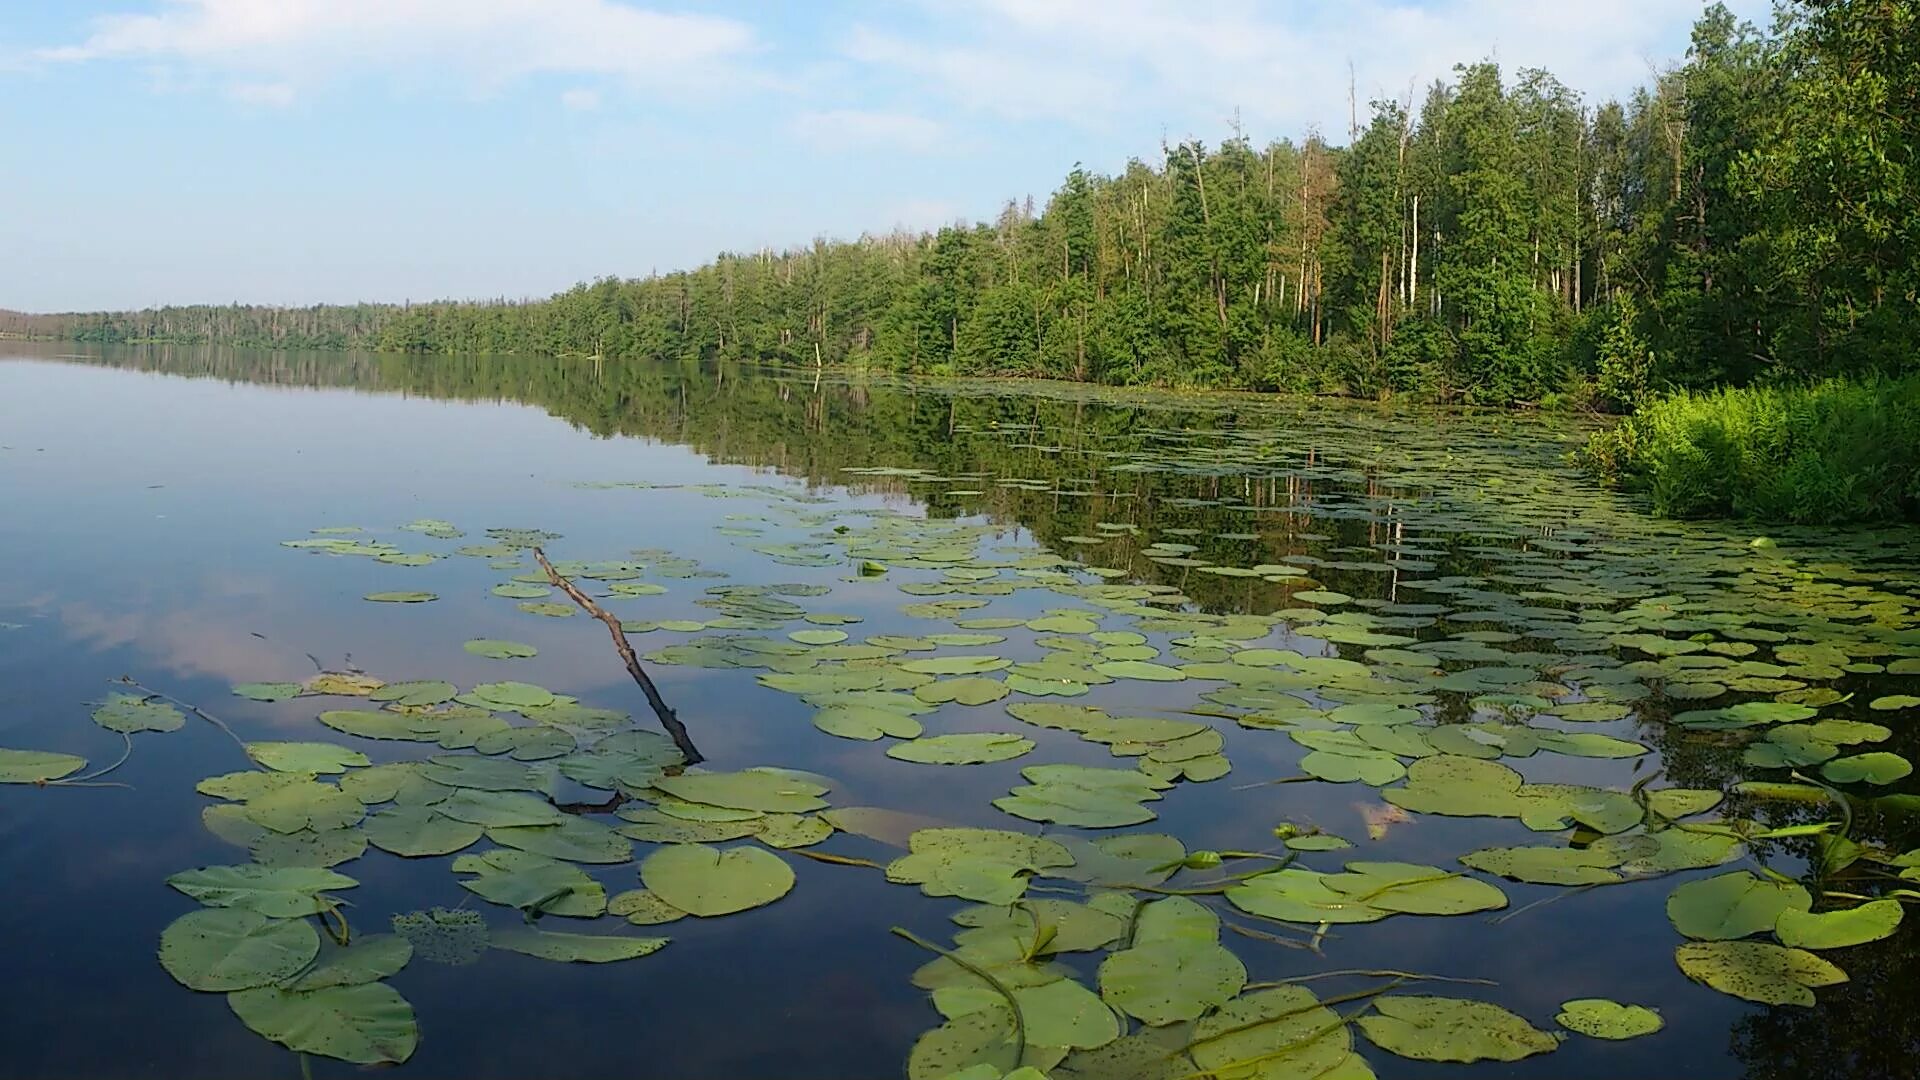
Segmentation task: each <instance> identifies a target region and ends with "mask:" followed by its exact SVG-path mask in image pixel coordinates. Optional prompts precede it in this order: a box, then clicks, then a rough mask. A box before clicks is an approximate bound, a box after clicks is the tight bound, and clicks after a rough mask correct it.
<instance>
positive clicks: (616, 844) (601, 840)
mask: <svg viewBox="0 0 1920 1080" xmlns="http://www.w3.org/2000/svg"><path fill="white" fill-rule="evenodd" d="M487 839H489V840H491V841H493V842H494V843H496V844H500V845H503V846H505V847H510V848H518V849H520V850H521V851H531V852H533V853H534V854H536V855H545V856H547V857H549V858H554V859H565V860H566V861H568V862H582V863H623V862H626V861H627V860H629V859H631V858H633V842H632V841H630V840H628V839H627V838H626V837H624V836H622V835H620V834H619V833H618V832H615V831H614V830H613V829H611V828H609V827H607V826H605V825H602V824H601V823H599V822H597V821H590V820H588V819H586V818H583V817H577V816H574V815H571V814H565V815H562V819H561V820H560V821H559V822H557V823H555V824H552V825H496V826H493V827H490V828H488V829H487Z"/></svg>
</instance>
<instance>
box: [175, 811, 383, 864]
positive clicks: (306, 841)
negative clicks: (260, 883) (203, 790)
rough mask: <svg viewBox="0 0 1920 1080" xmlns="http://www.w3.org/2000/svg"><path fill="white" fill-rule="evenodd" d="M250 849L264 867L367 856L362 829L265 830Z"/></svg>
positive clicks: (328, 862)
mask: <svg viewBox="0 0 1920 1080" xmlns="http://www.w3.org/2000/svg"><path fill="white" fill-rule="evenodd" d="M208 809H209V810H211V809H215V808H214V807H208ZM243 820H244V818H243ZM249 824H251V823H250V822H249ZM247 848H248V851H249V853H250V854H252V856H253V861H254V862H257V863H259V864H260V865H262V866H274V867H280V866H309V867H326V866H338V865H339V864H341V863H343V862H350V861H352V860H354V859H357V858H359V857H360V856H361V855H364V854H366V851H367V834H366V833H364V832H362V831H360V830H359V829H322V830H320V831H318V832H316V831H314V830H312V829H302V830H300V831H299V832H293V833H277V832H274V831H272V830H271V829H263V830H260V834H259V835H258V836H256V837H254V838H253V839H252V840H251V841H249V843H248V845H247Z"/></svg>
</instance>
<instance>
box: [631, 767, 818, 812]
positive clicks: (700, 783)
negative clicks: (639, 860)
mask: <svg viewBox="0 0 1920 1080" xmlns="http://www.w3.org/2000/svg"><path fill="white" fill-rule="evenodd" d="M653 786H654V787H656V788H658V789H659V790H661V791H664V792H666V793H667V794H669V795H672V796H674V797H676V798H679V799H684V800H686V801H687V802H694V803H705V804H707V805H710V806H723V807H731V808H733V809H736V810H758V811H761V812H763V813H781V814H804V813H806V812H808V811H810V810H820V809H824V808H825V807H826V805H827V803H826V800H824V799H822V798H820V796H822V795H824V794H826V793H827V788H826V787H825V786H824V785H821V784H817V783H812V782H809V781H806V780H801V779H798V778H795V777H792V776H788V775H783V774H780V773H772V772H756V771H754V770H751V769H749V770H744V771H741V772H690V773H682V774H681V775H679V776H665V777H661V778H660V779H658V780H656V781H654V785H653Z"/></svg>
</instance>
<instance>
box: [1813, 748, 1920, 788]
mask: <svg viewBox="0 0 1920 1080" xmlns="http://www.w3.org/2000/svg"><path fill="white" fill-rule="evenodd" d="M1912 773H1913V764H1912V762H1909V761H1908V760H1907V759H1906V758H1903V757H1901V756H1900V755H1899V754H1892V753H1888V752H1887V751H1885V750H1875V751H1873V752H1871V753H1866V754H1854V755H1852V756H1850V757H1843V758H1835V759H1833V760H1832V761H1829V762H1827V763H1826V764H1825V765H1823V766H1821V767H1820V775H1821V776H1822V777H1825V778H1826V779H1827V781H1828V782H1830V783H1835V784H1854V783H1862V782H1864V783H1868V784H1891V783H1893V782H1894V781H1895V780H1899V779H1902V778H1904V777H1906V776H1909V775H1911V774H1912Z"/></svg>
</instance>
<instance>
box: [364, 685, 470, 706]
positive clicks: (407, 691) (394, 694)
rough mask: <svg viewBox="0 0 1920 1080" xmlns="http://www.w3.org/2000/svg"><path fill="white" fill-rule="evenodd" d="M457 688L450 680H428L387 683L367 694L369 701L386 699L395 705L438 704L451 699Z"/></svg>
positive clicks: (457, 691) (457, 690)
mask: <svg viewBox="0 0 1920 1080" xmlns="http://www.w3.org/2000/svg"><path fill="white" fill-rule="evenodd" d="M459 692H460V691H459V688H457V687H455V686H454V685H453V684H452V683H450V682H442V681H440V680H429V681H424V682H396V683H388V684H386V685H385V686H382V687H380V688H379V689H378V690H375V691H373V692H372V693H370V694H368V695H367V699H368V700H369V701H388V702H392V703H393V704H395V705H418V706H425V705H439V704H442V703H444V702H448V701H452V700H453V697H454V695H455V694H457V693H459Z"/></svg>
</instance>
